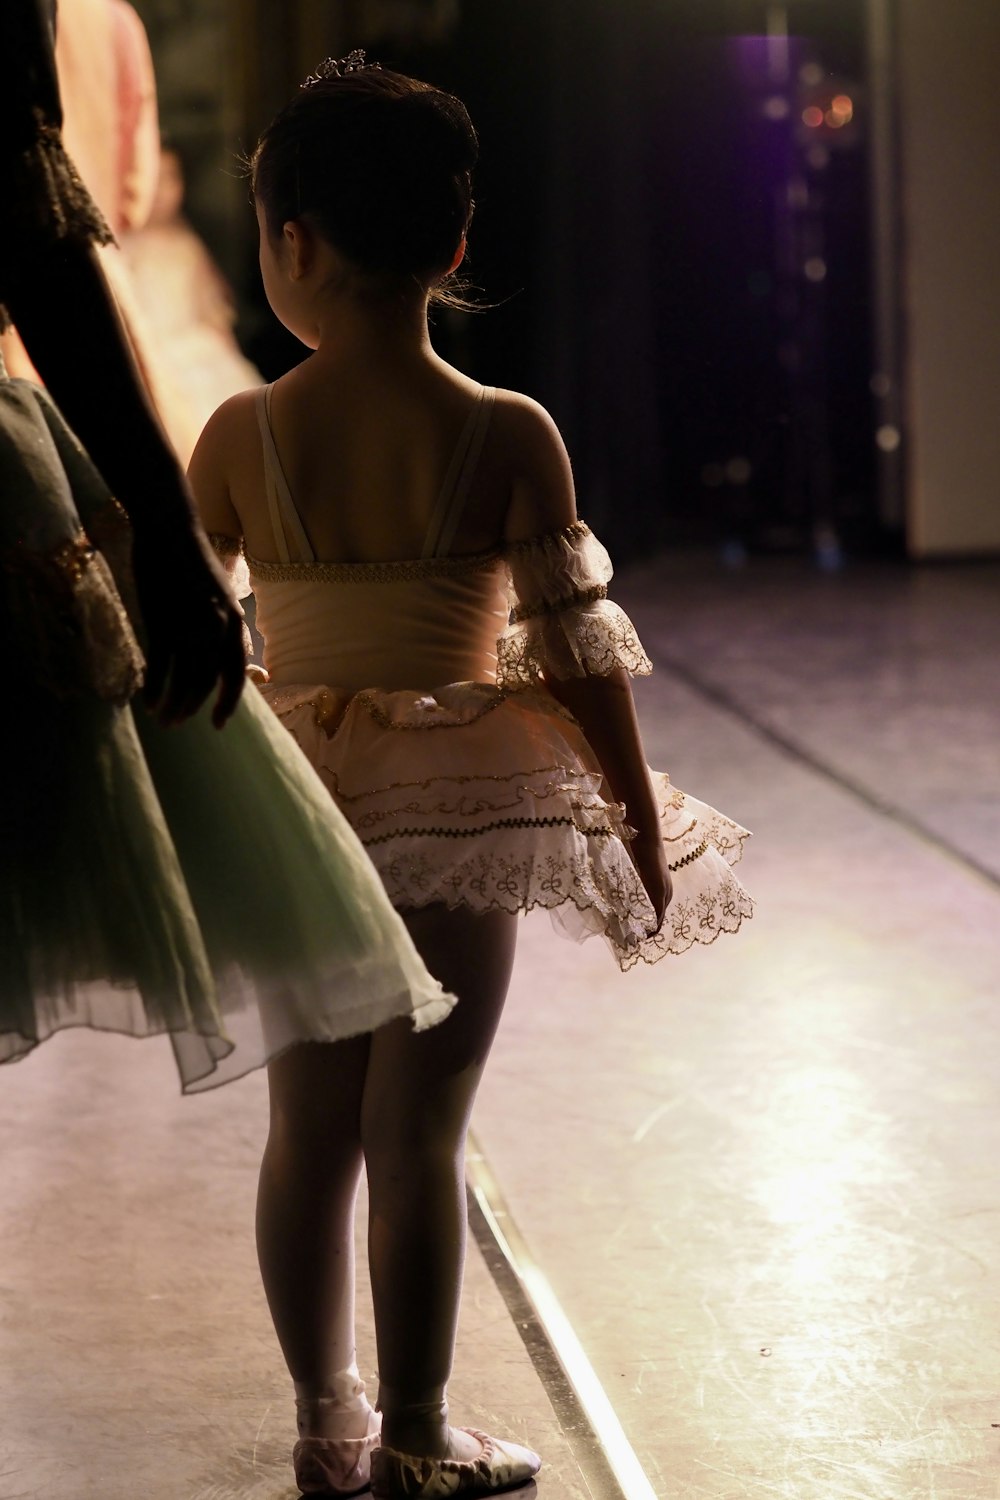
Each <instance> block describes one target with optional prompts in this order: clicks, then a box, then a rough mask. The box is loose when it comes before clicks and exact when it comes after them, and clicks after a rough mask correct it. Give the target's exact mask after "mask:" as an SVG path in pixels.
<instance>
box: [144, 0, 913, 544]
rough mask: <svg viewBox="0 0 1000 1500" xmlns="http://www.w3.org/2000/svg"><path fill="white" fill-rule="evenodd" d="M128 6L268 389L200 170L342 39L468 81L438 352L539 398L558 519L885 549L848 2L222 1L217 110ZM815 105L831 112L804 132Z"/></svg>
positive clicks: (174, 44) (859, 37) (852, 1)
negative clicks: (476, 290)
mask: <svg viewBox="0 0 1000 1500" xmlns="http://www.w3.org/2000/svg"><path fill="white" fill-rule="evenodd" d="M138 8H139V10H140V11H141V13H142V14H143V17H144V19H145V20H146V22H147V25H148V27H149V29H150V34H151V39H152V42H153V46H154V52H155V54H156V56H157V61H158V67H159V72H160V88H161V112H162V114H163V117H164V121H165V123H166V124H167V125H168V126H169V127H170V128H171V133H172V135H173V136H174V138H175V139H177V140H178V142H179V144H181V146H182V148H183V147H184V146H185V144H186V146H187V148H188V155H189V158H190V164H189V171H190V172H191V175H192V178H193V183H192V203H191V212H192V217H194V218H195V220H196V221H199V203H201V204H202V209H201V217H200V224H199V227H201V228H202V231H203V233H205V235H206V237H207V238H209V239H210V241H211V242H212V243H213V248H214V249H215V250H216V251H217V252H218V253H219V255H220V257H221V258H222V260H223V261H224V263H225V264H227V265H228V266H229V267H230V268H231V269H232V270H233V272H234V274H235V276H236V279H237V281H238V283H239V291H240V295H241V300H242V303H243V308H244V311H243V317H242V320H241V325H240V331H241V336H242V338H243V341H244V343H245V345H246V347H247V349H248V352H249V353H250V354H251V356H252V357H253V358H254V359H255V360H256V361H257V362H258V363H259V364H260V366H261V368H262V369H263V371H264V373H265V374H266V375H267V376H268V377H269V378H272V377H274V376H275V375H276V374H278V373H280V372H281V370H282V369H284V368H287V366H288V364H289V363H290V362H291V361H293V360H294V359H295V358H297V357H299V353H300V351H298V350H297V348H296V347H295V346H294V345H293V344H292V342H291V341H290V340H289V339H287V337H286V336H285V335H284V334H283V332H282V330H280V329H279V328H277V326H276V325H275V324H274V322H273V320H272V319H271V318H270V315H269V314H268V313H267V310H266V308H265V307H263V306H262V305H261V300H260V292H259V288H258V285H257V280H256V269H255V253H256V252H255V247H254V244H253V240H252V230H253V221H252V218H251V216H250V213H249V209H248V208H247V207H246V205H245V202H239V203H238V204H236V206H235V207H234V209H233V211H232V213H231V214H230V216H229V218H228V219H223V218H221V217H220V215H219V213H218V201H219V193H218V185H219V183H220V180H221V176H220V174H225V173H226V172H229V173H230V174H231V172H232V162H233V156H232V153H233V151H234V149H236V148H238V147H243V148H245V147H246V146H247V145H248V144H249V143H250V142H251V141H252V139H253V137H254V136H255V134H256V131H257V129H258V128H259V126H260V124H262V123H263V121H264V119H265V118H266V117H267V115H268V114H269V113H270V112H271V110H272V109H273V107H275V106H276V105H277V104H278V103H280V102H281V99H282V98H283V97H285V96H287V94H288V93H289V92H290V91H291V88H293V87H294V84H295V82H296V81H297V80H298V78H300V77H301V76H302V73H303V72H304V71H305V69H306V67H308V65H309V64H311V63H314V62H315V61H316V60H318V56H319V55H321V53H322V52H324V51H330V52H336V53H338V54H339V53H342V52H345V51H347V50H349V49H350V48H351V47H353V46H356V45H365V46H368V47H369V50H370V55H371V56H373V57H376V58H377V59H378V60H379V61H381V62H382V63H383V65H385V66H393V67H398V68H400V69H402V70H404V71H412V72H414V73H416V74H418V75H419V76H423V77H426V78H428V79H430V80H432V81H433V82H435V83H438V84H440V85H442V86H444V87H447V88H450V89H452V90H453V91H454V92H456V93H458V94H459V95H461V97H463V98H464V99H465V101H466V102H467V104H468V106H469V109H470V112H471V114H472V116H473V119H474V120H475V122H476V124H477V126H478V128H479V131H480V136H481V141H482V156H481V166H480V171H479V177H478V187H477V193H476V199H477V210H476V217H475V222H474V226H473V231H472V236H471V257H470V268H471V271H472V273H473V277H474V280H475V282H476V284H477V285H478V286H479V287H480V288H481V289H482V298H483V301H484V303H487V304H490V306H489V309H488V310H487V311H484V312H483V313H481V314H475V315H454V314H449V315H446V316H439V318H438V320H437V325H436V339H437V342H438V345H439V347H440V348H441V349H442V351H443V352H444V353H445V354H446V355H447V356H449V357H451V358H453V359H454V360H455V361H456V362H457V363H458V364H460V365H461V366H463V367H464V368H466V369H467V370H469V372H470V373H472V374H474V375H476V376H477V377H480V378H482V379H483V380H484V381H488V382H490V383H492V384H498V385H507V386H512V387H515V388H519V389H523V390H526V391H528V392H530V393H531V394H532V395H535V396H537V397H538V398H539V399H540V400H541V401H543V402H544V403H545V404H546V405H547V406H549V407H550V409H551V410H552V411H553V414H554V415H555V417H556V419H557V420H558V422H559V424H560V426H561V427H562V429H563V431H564V433H565V436H566V438H567V441H568V443H569V446H570V449H571V452H572V455H573V458H574V463H575V468H576V472H577V481H578V487H579V491H580V509H581V512H582V513H583V514H584V515H585V516H587V518H588V519H590V520H591V522H592V523H593V524H594V526H595V528H596V529H598V530H599V531H600V532H601V533H602V534H604V535H607V536H608V538H609V541H610V542H611V543H612V545H613V547H614V551H615V553H616V555H617V556H618V557H619V558H622V559H623V560H624V559H626V558H628V557H631V556H636V555H640V554H645V553H648V552H649V551H651V550H657V549H659V548H662V547H665V546H668V545H670V546H676V545H677V544H678V543H681V544H697V545H701V546H704V545H706V544H707V545H711V546H713V547H716V548H719V549H721V550H722V552H723V555H724V556H725V557H726V558H727V559H728V560H730V561H731V562H734V563H737V562H739V561H740V560H741V559H742V557H743V556H744V555H745V554H746V552H748V551H752V550H754V549H762V550H795V551H803V552H806V551H812V552H814V554H815V555H816V556H817V558H818V559H819V560H820V562H821V563H823V564H824V565H826V566H836V565H837V564H838V562H839V560H840V557H841V555H842V549H843V548H844V547H845V546H846V547H847V548H848V549H852V550H855V551H857V550H867V549H871V548H872V547H881V546H883V545H884V544H885V543H886V542H887V541H891V540H892V538H891V537H887V535H886V532H885V528H884V527H882V526H881V525H880V524H879V521H878V505H877V497H876V493H875V491H876V467H875V453H876V450H875V444H874V429H875V420H874V415H873V403H872V395H871V389H870V382H871V377H872V367H873V360H872V353H871V346H870V324H871V298H870V291H869V287H870V251H869V243H868V222H869V204H868V190H867V180H868V172H867V168H868V156H867V151H866V133H865V124H866V118H865V97H866V90H865V85H866V79H865V22H864V8H863V5H862V0H839V3H838V4H836V5H830V4H826V3H820V0H792V3H791V4H789V5H780V4H767V3H753V0H718V3H713V4H706V3H705V0H671V3H670V4H663V3H662V0H656V3H653V0H627V3H626V0H622V3H620V4H616V5H614V6H610V5H608V4H606V3H602V0H543V3H539V0H503V3H499V4H487V3H485V0H466V3H464V4H448V3H440V0H439V3H437V4H435V3H431V0H428V3H427V4H421V3H419V0H415V3H414V4H411V5H407V4H405V3H402V4H395V5H392V6H390V5H388V4H386V5H379V4H371V3H369V4H362V3H359V4H356V5H351V4H345V5H343V6H339V7H330V6H327V7H325V11H323V10H318V9H317V8H316V7H310V6H308V5H303V6H301V7H297V6H294V5H287V6H281V7H275V6H273V5H264V4H257V5H256V6H255V5H250V4H247V5H241V6H239V7H238V9H237V10H236V11H227V10H226V7H225V5H224V4H222V5H221V6H220V8H219V10H218V13H217V15H216V37H217V40H218V39H219V38H226V39H227V40H226V46H227V47H228V48H229V54H228V57H227V56H226V55H225V54H224V56H223V61H222V63H221V66H223V67H225V66H231V67H232V68H233V69H235V70H236V71H237V72H238V74H239V77H238V81H237V83H236V84H235V85H233V84H232V82H231V81H230V82H229V83H227V85H226V88H225V89H222V88H221V87H217V88H216V94H215V97H216V98H217V99H222V98H223V97H225V99H226V104H225V109H224V111H223V110H222V107H221V105H220V107H219V109H218V110H217V111H216V113H215V117H214V118H213V114H212V90H211V87H210V85H208V86H207V87H206V90H205V98H204V99H202V100H201V101H200V106H199V107H195V108H192V89H191V76H192V75H191V71H190V68H189V67H186V64H185V57H186V52H187V48H186V47H185V43H184V26H183V24H182V22H183V16H180V17H179V14H178V13H179V12H183V11H184V9H185V6H184V5H183V4H182V3H180V0H172V3H167V0H144V3H140V4H139V5H138ZM198 10H199V14H200V25H201V26H202V27H204V26H205V24H206V20H205V17H206V10H207V11H208V12H210V11H211V6H208V7H205V6H204V5H203V6H201V7H198ZM786 30H787V31H788V32H789V33H790V36H789V37H788V39H787V41H785V40H783V33H784V32H785V31H786ZM768 32H770V40H768ZM189 34H190V36H191V38H192V41H191V46H192V47H193V46H194V45H196V36H195V30H191V31H190V32H189ZM216 81H217V83H218V80H216ZM835 96H838V97H839V96H847V97H848V98H849V99H850V101H851V105H852V109H853V114H852V116H851V118H850V119H849V120H848V121H843V120H840V119H838V120H837V121H836V128H831V127H829V126H828V125H827V123H826V121H825V119H824V120H823V122H822V123H821V124H820V125H819V126H817V127H807V126H805V125H804V124H803V110H805V109H808V108H810V107H812V108H816V107H817V102H818V107H819V108H820V110H821V119H822V116H823V112H825V111H826V110H827V108H828V106H829V104H830V100H831V99H832V98H833V97H835ZM194 103H195V105H196V106H197V105H198V101H197V100H196V101H194ZM223 113H224V115H225V118H224V119H222V118H221V116H222V114H223ZM199 130H201V131H202V132H203V138H202V139H199V138H198V131H199ZM209 137H211V140H212V150H211V151H208V150H206V149H205V145H206V143H207V141H208V139H209ZM223 144H224V149H223V150H222V155H221V159H220V146H223ZM227 152H228V159H227V158H226V153H227ZM192 169H193V170H192ZM228 181H229V184H230V186H231V181H232V179H231V176H230V177H229V179H228ZM213 188H214V190H213ZM241 196H242V197H244V198H245V195H241Z"/></svg>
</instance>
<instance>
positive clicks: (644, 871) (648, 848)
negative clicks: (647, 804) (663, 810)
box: [629, 828, 673, 937]
mask: <svg viewBox="0 0 1000 1500" xmlns="http://www.w3.org/2000/svg"><path fill="white" fill-rule="evenodd" d="M629 850H630V852H631V855H632V859H633V860H634V862H635V867H636V870H637V871H638V872H639V879H640V880H641V881H642V883H643V885H644V886H645V888H646V895H647V896H648V897H649V899H650V902H651V903H652V907H653V910H654V911H655V912H656V926H655V927H654V928H653V931H652V932H651V933H650V934H649V936H650V937H653V936H655V934H656V933H658V932H659V930H660V928H661V927H662V926H663V918H664V915H665V913H666V910H667V907H668V906H669V905H670V898H671V896H672V895H673V881H672V880H671V878H670V871H669V870H668V868H667V853H666V850H665V849H664V847H663V840H662V838H661V837H660V831H659V828H654V829H653V830H652V832H651V833H649V834H643V833H639V834H637V835H636V837H635V838H634V839H633V840H632V842H631V844H630V845H629Z"/></svg>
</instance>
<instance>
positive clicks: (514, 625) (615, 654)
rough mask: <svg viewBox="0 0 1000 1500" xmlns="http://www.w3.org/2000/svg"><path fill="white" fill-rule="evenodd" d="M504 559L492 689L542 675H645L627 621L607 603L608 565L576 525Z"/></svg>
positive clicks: (646, 665)
mask: <svg viewBox="0 0 1000 1500" xmlns="http://www.w3.org/2000/svg"><path fill="white" fill-rule="evenodd" d="M506 561H507V568H508V572H509V587H508V593H509V597H510V624H509V625H508V627H507V629H506V630H505V631H504V633H503V635H502V636H501V637H500V640H499V642H498V643H497V661H498V668H497V681H498V685H499V686H500V687H502V688H507V689H510V688H517V687H529V686H531V685H532V684H534V683H536V682H537V681H538V679H539V677H540V676H541V675H542V674H544V675H546V676H551V677H555V678H559V679H565V678H568V677H583V676H586V675H587V674H588V673H589V674H592V675H593V676H596V677H606V676H608V675H609V674H610V673H611V672H613V671H614V670H615V668H616V667H624V669H625V671H626V672H629V673H631V674H632V675H633V676H645V675H646V674H647V673H649V672H651V671H652V664H651V662H650V660H649V657H648V656H647V655H646V653H645V651H644V650H643V648H642V643H641V642H640V640H639V637H638V635H637V634H636V630H635V626H634V625H633V624H632V621H631V620H630V619H629V617H628V615H627V614H626V613H625V611H624V610H623V609H620V608H619V607H618V605H617V604H614V603H613V602H612V601H611V600H610V599H609V598H608V582H609V580H610V578H611V576H612V572H613V569H612V567H611V559H610V557H609V556H608V554H607V551H606V549H605V548H604V547H603V546H602V545H601V543H600V542H599V541H598V540H597V538H596V536H594V534H593V532H592V531H591V529H590V527H589V526H587V525H586V524H585V523H584V522H583V521H577V522H575V523H574V524H573V525H572V526H567V527H565V528H564V529H563V530H562V531H554V532H549V533H547V534H546V535H545V536H540V537H536V538H535V539H534V540H532V541H529V542H519V543H516V544H515V545H514V546H513V547H511V548H510V549H509V551H508V553H507V558H506Z"/></svg>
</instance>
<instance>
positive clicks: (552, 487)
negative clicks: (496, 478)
mask: <svg viewBox="0 0 1000 1500" xmlns="http://www.w3.org/2000/svg"><path fill="white" fill-rule="evenodd" d="M494 420H495V429H496V437H497V441H498V446H500V447H501V449H502V451H503V452H504V453H505V455H506V457H507V462H508V463H509V465H510V504H509V506H508V509H507V519H506V524H505V527H504V533H505V538H506V540H507V541H508V542H516V541H523V540H526V539H528V538H530V537H535V536H540V535H542V534H543V533H544V532H547V531H558V530H559V529H560V528H562V527H564V526H569V525H571V524H572V523H573V522H574V521H575V520H576V495H575V490H574V486H573V470H572V467H571V465H570V460H569V454H568V453H567V452H566V444H565V443H564V442H563V439H562V434H561V433H560V431H559V428H558V426H557V425H556V423H555V421H554V419H553V417H552V415H551V414H550V413H549V412H548V411H547V410H546V409H545V407H544V406H542V405H541V404H540V402H538V401H535V400H533V399H532V397H531V396H525V395H522V394H521V392H519V391H505V390H498V391H497V395H496V410H495V419H494Z"/></svg>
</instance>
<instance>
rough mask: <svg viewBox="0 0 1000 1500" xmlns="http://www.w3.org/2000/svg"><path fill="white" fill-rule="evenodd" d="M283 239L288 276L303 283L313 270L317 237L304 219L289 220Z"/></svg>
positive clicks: (283, 231)
mask: <svg viewBox="0 0 1000 1500" xmlns="http://www.w3.org/2000/svg"><path fill="white" fill-rule="evenodd" d="M281 237H282V239H283V240H284V244H285V254H286V256H287V266H288V274H289V276H290V277H291V279H292V280H293V281H301V280H302V278H303V276H307V275H308V274H309V272H310V270H311V269H312V265H313V261H314V260H315V257H316V236H315V234H314V233H313V231H312V230H311V229H310V227H309V225H308V224H306V223H305V222H304V221H303V220H302V219H289V220H288V223H287V224H284V225H283V226H282V230H281Z"/></svg>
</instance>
